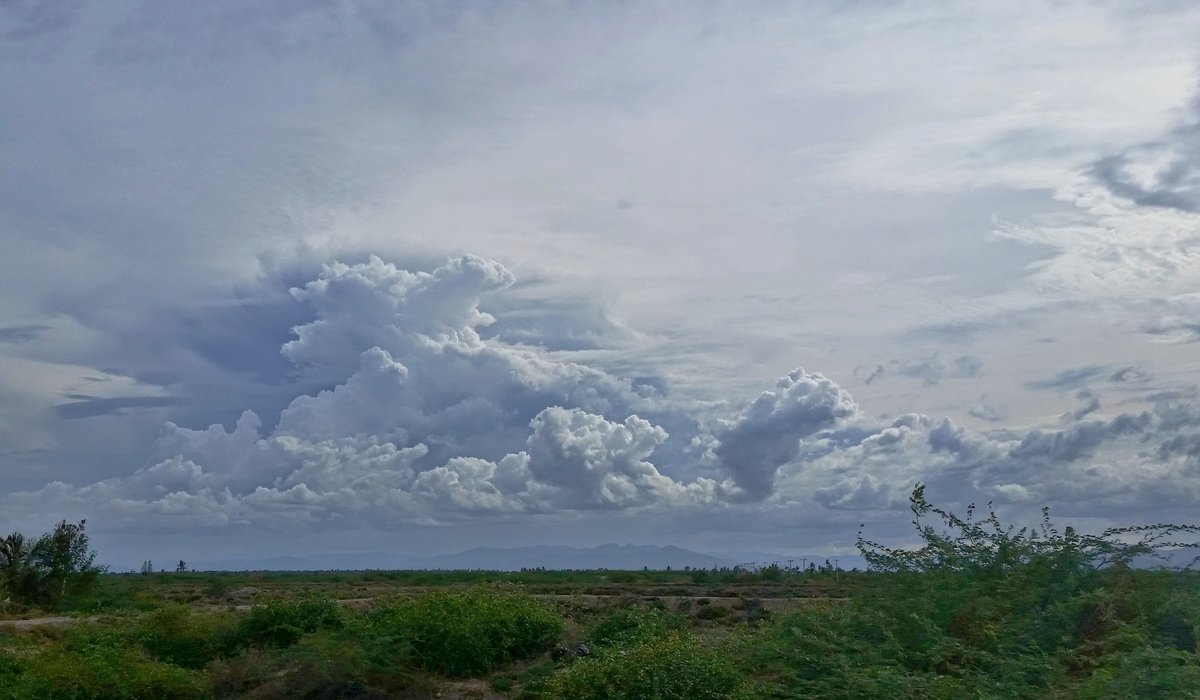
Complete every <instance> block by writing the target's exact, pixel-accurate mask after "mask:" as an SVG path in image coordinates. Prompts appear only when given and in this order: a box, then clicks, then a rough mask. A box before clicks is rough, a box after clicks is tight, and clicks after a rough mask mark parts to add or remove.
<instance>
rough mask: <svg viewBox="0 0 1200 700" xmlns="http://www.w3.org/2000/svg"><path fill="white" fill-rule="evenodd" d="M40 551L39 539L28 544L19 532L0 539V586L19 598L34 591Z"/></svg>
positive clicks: (40, 542) (40, 541) (41, 547)
mask: <svg viewBox="0 0 1200 700" xmlns="http://www.w3.org/2000/svg"><path fill="white" fill-rule="evenodd" d="M42 549H43V546H42V540H41V539H37V540H34V541H33V542H30V541H29V540H27V539H25V535H22V534H21V533H19V532H14V533H13V534H11V535H9V536H8V537H4V538H0V584H2V585H3V586H4V588H5V589H7V590H8V591H9V592H11V593H12V594H15V595H17V596H21V597H24V596H26V595H28V594H29V593H31V592H32V591H34V590H36V589H37V580H38V578H39V572H38V559H39V557H40V556H41V554H42Z"/></svg>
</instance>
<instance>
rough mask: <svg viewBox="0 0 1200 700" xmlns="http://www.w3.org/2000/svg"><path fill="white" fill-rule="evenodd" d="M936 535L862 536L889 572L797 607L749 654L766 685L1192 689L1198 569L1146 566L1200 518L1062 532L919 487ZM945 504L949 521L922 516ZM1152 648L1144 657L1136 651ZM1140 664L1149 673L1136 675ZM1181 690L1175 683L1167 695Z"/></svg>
mask: <svg viewBox="0 0 1200 700" xmlns="http://www.w3.org/2000/svg"><path fill="white" fill-rule="evenodd" d="M911 505H912V511H913V514H914V516H915V517H914V521H913V522H914V526H915V527H916V528H917V532H918V534H919V535H920V537H921V539H922V541H923V543H924V544H923V546H922V547H921V548H919V549H916V550H903V549H891V548H887V547H884V546H882V545H879V544H877V543H874V542H870V541H867V540H864V539H863V538H862V536H861V535H860V537H859V548H860V550H861V551H862V553H863V555H864V556H865V557H866V558H867V560H868V562H869V563H870V564H871V566H872V568H873V569H874V570H875V572H876V573H874V574H870V575H869V576H868V577H867V578H865V579H864V580H863V582H862V583H863V586H862V588H861V590H859V591H858V592H857V593H856V594H855V595H854V597H853V598H852V599H851V600H850V601H848V602H845V603H841V604H837V605H830V606H813V607H811V608H806V609H803V610H800V611H798V612H796V613H793V614H790V615H785V616H782V617H781V618H779V619H777V620H776V621H775V622H774V624H771V625H768V626H767V627H766V628H765V629H763V630H762V631H761V632H760V633H758V634H755V635H751V636H748V637H746V638H744V639H743V641H742V643H741V645H740V646H739V655H740V659H741V660H742V663H743V664H744V666H745V667H746V668H751V669H755V673H756V675H757V676H759V679H760V681H761V682H762V684H763V687H764V688H765V689H766V690H764V691H763V692H764V693H765V694H768V695H775V696H786V697H792V696H801V697H808V696H811V697H823V698H867V697H896V698H939V697H943V698H957V697H1005V698H1042V697H1053V696H1062V697H1077V696H1083V697H1097V698H1099V697H1106V698H1107V697H1135V696H1138V695H1142V696H1147V697H1167V696H1172V697H1187V696H1191V695H1192V692H1191V690H1192V685H1191V683H1193V679H1194V678H1195V676H1196V669H1197V657H1196V655H1195V649H1196V630H1197V628H1198V626H1200V615H1198V614H1197V611H1198V609H1200V606H1198V605H1197V596H1198V594H1197V592H1196V591H1197V589H1196V586H1195V584H1196V578H1195V576H1193V575H1192V574H1190V573H1186V572H1164V571H1147V570H1135V569H1132V568H1130V564H1131V563H1133V562H1134V560H1135V559H1136V558H1139V557H1145V556H1149V555H1152V554H1154V551H1155V549H1156V548H1157V547H1160V546H1176V545H1187V544H1190V543H1185V542H1179V541H1178V539H1179V536H1180V535H1190V534H1194V533H1196V532H1197V531H1198V528H1195V527H1192V526H1176V525H1154V526H1149V527H1140V528H1119V529H1111V530H1107V531H1105V532H1104V533H1102V534H1101V535H1098V536H1092V535H1084V534H1080V533H1077V532H1075V531H1073V530H1072V529H1071V528H1067V529H1066V530H1064V531H1062V532H1061V533H1060V532H1059V531H1058V530H1057V529H1056V528H1055V527H1054V526H1053V525H1052V523H1051V522H1050V519H1049V515H1048V513H1046V512H1045V511H1043V520H1042V525H1041V527H1040V528H1039V529H1037V530H1029V529H1022V530H1017V529H1015V528H1012V527H1005V526H1003V525H1002V524H1001V523H1000V521H999V519H998V518H997V516H996V515H995V513H990V514H989V515H988V516H987V517H986V518H983V519H982V520H976V519H975V518H974V508H969V509H968V511H967V515H966V517H962V518H960V517H959V516H957V515H955V514H953V513H950V512H949V511H946V510H943V509H940V508H936V507H934V506H932V505H931V504H929V502H928V501H927V500H926V499H925V494H924V488H923V487H921V486H919V485H918V487H917V488H916V489H915V490H914V491H913V494H912V499H911ZM931 514H932V515H934V516H936V518H937V519H938V520H940V523H941V528H938V527H934V526H932V525H928V524H926V523H924V522H923V521H922V519H923V518H924V517H926V516H928V515H931ZM1135 658H1141V659H1142V662H1141V665H1140V666H1137V667H1136V668H1135V666H1131V665H1130V664H1131V663H1133V662H1132V661H1131V659H1135ZM1135 671H1136V672H1135ZM1167 689H1170V692H1166V693H1165V694H1164V691H1166V690H1167Z"/></svg>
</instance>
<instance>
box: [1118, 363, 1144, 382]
mask: <svg viewBox="0 0 1200 700" xmlns="http://www.w3.org/2000/svg"><path fill="white" fill-rule="evenodd" d="M1150 379H1151V377H1150V375H1149V374H1148V373H1146V372H1143V371H1142V370H1140V369H1138V368H1137V367H1134V366H1133V365H1129V366H1128V367H1122V368H1121V369H1119V370H1117V371H1115V372H1113V373H1112V374H1111V375H1110V376H1109V378H1108V381H1110V382H1112V383H1114V384H1144V383H1146V382H1148V381H1150Z"/></svg>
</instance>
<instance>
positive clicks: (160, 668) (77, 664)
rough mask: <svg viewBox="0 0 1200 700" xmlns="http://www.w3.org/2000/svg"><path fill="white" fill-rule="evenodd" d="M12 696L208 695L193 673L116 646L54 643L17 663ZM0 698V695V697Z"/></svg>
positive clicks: (130, 698)
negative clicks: (17, 669) (18, 669)
mask: <svg viewBox="0 0 1200 700" xmlns="http://www.w3.org/2000/svg"><path fill="white" fill-rule="evenodd" d="M11 692H12V695H11V697H13V698H38V699H45V700H60V699H61V700H76V699H79V700H82V699H83V698H89V699H92V700H155V699H163V700H167V699H169V700H190V699H191V698H207V697H209V696H210V692H209V687H208V684H207V681H206V680H205V678H204V677H203V676H202V675H200V674H198V673H195V672H192V671H186V670H184V669H181V668H178V667H175V666H171V665H169V664H164V663H159V662H156V661H152V660H150V659H147V658H145V657H143V656H141V655H140V654H138V653H137V652H136V651H134V650H131V649H128V648H122V647H119V646H107V645H92V646H87V647H82V648H80V647H79V646H78V645H74V644H69V643H68V644H58V645H55V646H53V647H51V648H49V649H47V650H45V651H43V652H41V653H39V654H37V655H36V656H33V657H32V658H30V659H27V660H26V661H25V662H24V663H23V668H22V669H21V671H20V673H19V675H17V677H16V679H15V682H14V684H13V686H12V688H11ZM0 697H2V695H0Z"/></svg>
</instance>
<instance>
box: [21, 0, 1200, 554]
mask: <svg viewBox="0 0 1200 700" xmlns="http://www.w3.org/2000/svg"><path fill="white" fill-rule="evenodd" d="M1198 36H1200V8H1197V7H1196V6H1195V4H1194V3H1188V2H1169V1H1166V0H1163V1H1159V2H1124V3H1123V2H1056V3H1019V2H1016V3H1015V2H976V3H928V2H882V1H871V0H862V1H858V2H817V1H814V2H805V3H786V2H760V3H744V2H728V3H723V2H650V3H624V2H595V3H591V2H581V3H576V2H551V1H549V0H546V1H542V2H516V1H514V2H461V3H438V2H382V1H379V2H373V1H371V0H309V1H307V2H297V1H294V0H287V1H283V0H279V1H274V0H265V1H263V2H256V3H249V4H248V3H243V2H234V1H232V0H229V1H226V0H212V1H211V2H203V3H196V2H158V1H154V2H149V1H145V2H139V1H134V0H105V1H104V2H88V1H87V0H0V94H3V95H4V98H3V99H0V250H2V251H3V254H0V530H2V531H5V532H8V531H11V530H15V529H20V530H23V531H24V530H28V531H35V532H36V531H40V530H44V529H46V528H48V527H50V526H51V525H52V524H53V522H55V521H57V520H59V519H62V518H66V519H69V520H78V519H80V518H86V519H87V523H88V524H87V527H88V532H89V533H90V534H91V537H92V542H93V544H94V545H95V546H96V548H97V549H98V550H99V551H100V553H101V559H103V560H105V561H109V562H112V563H114V565H117V566H122V567H130V566H136V565H137V563H138V562H140V561H142V560H143V559H147V558H155V559H160V560H165V561H173V560H174V559H177V558H183V559H189V560H191V559H200V560H203V559H215V558H239V557H240V558H247V559H254V558H256V557H259V558H265V557H268V556H293V555H308V554H314V553H315V554H320V553H341V552H356V551H361V552H367V551H374V552H379V551H382V552H396V553H398V554H399V553H404V554H421V555H423V554H437V553H442V552H452V551H457V550H462V549H467V548H470V547H476V546H493V547H504V546H509V547H511V546H522V545H534V544H556V545H563V544H565V545H579V546H591V545H597V544H601V543H606V542H618V543H625V542H630V543H635V544H658V545H667V544H674V545H679V546H683V547H687V548H691V549H696V550H700V551H705V552H713V553H729V552H742V551H748V550H755V551H766V552H778V553H781V554H785V555H786V554H793V553H806V554H807V553H818V554H827V555H831V556H835V555H844V554H849V553H852V552H853V551H854V542H855V537H856V534H857V533H858V531H859V528H860V526H861V527H862V528H863V532H864V534H865V535H866V536H868V537H870V538H871V539H874V540H878V541H883V542H888V543H895V544H900V545H903V544H906V543H911V542H912V541H913V534H912V528H911V525H910V524H909V522H908V521H909V520H910V518H911V514H910V513H909V510H908V495H909V493H910V492H911V490H912V488H913V487H914V485H915V484H917V483H923V484H925V485H926V487H927V496H928V498H929V499H930V500H931V501H933V502H935V503H937V504H940V505H944V506H946V507H950V508H956V509H962V508H965V507H966V506H967V505H968V504H970V503H977V504H980V505H981V506H983V505H984V504H987V503H989V502H990V503H991V504H992V505H993V507H994V508H995V509H996V510H997V512H999V513H1000V514H1001V515H1002V517H1004V518H1005V519H1006V520H1007V521H1010V522H1016V523H1024V522H1029V521H1031V520H1032V519H1034V518H1036V517H1037V516H1038V514H1039V512H1040V509H1041V507H1042V506H1049V507H1050V508H1051V509H1052V513H1053V514H1054V517H1055V518H1056V520H1057V521H1058V522H1060V523H1065V524H1073V525H1075V526H1077V527H1080V528H1083V529H1086V530H1090V531H1099V530H1102V529H1104V528H1105V527H1109V526H1114V525H1126V524H1136V523H1151V522H1166V521H1169V522H1195V514H1196V512H1197V509H1196V505H1197V502H1198V499H1200V390H1198V388H1197V385H1198V383H1200V81H1198V80H1197V77H1198V73H1197V68H1198V66H1200V42H1197V40H1196V37H1198Z"/></svg>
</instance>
